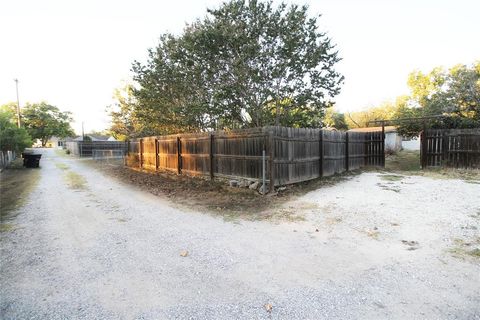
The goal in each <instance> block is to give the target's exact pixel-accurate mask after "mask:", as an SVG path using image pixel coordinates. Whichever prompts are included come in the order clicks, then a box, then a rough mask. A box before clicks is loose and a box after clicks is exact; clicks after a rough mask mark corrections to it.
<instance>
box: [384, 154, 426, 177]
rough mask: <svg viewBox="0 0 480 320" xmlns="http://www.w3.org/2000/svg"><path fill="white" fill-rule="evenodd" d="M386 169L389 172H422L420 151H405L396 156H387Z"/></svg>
mask: <svg viewBox="0 0 480 320" xmlns="http://www.w3.org/2000/svg"><path fill="white" fill-rule="evenodd" d="M385 169H386V170H387V171H393V172H398V171H400V172H401V171H409V172H419V171H421V169H422V168H421V165H420V151H410V150H403V151H400V152H397V153H396V154H394V155H390V156H387V157H386V159H385Z"/></svg>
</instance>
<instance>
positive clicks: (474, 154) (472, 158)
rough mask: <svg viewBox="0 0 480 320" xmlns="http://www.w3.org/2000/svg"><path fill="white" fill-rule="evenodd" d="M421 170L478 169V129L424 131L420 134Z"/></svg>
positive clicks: (479, 161)
mask: <svg viewBox="0 0 480 320" xmlns="http://www.w3.org/2000/svg"><path fill="white" fill-rule="evenodd" d="M421 162H422V168H428V167H453V168H477V169H478V168H480V128H477V129H450V130H440V129H438V130H433V129H429V130H426V131H425V132H423V133H422V134H421Z"/></svg>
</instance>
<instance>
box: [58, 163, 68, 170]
mask: <svg viewBox="0 0 480 320" xmlns="http://www.w3.org/2000/svg"><path fill="white" fill-rule="evenodd" d="M55 166H56V167H57V168H58V169H61V170H68V169H69V168H70V167H69V166H67V165H66V164H65V163H61V162H55Z"/></svg>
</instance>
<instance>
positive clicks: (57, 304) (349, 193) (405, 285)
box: [0, 150, 480, 319]
mask: <svg viewBox="0 0 480 320" xmlns="http://www.w3.org/2000/svg"><path fill="white" fill-rule="evenodd" d="M43 152H44V155H43V158H42V160H41V169H40V170H41V174H40V178H39V181H38V183H37V185H36V187H35V188H34V190H33V191H32V192H31V193H30V195H29V197H28V199H27V201H26V202H25V203H24V204H23V205H22V207H20V208H18V209H16V210H17V211H16V212H15V217H14V218H12V220H10V221H9V223H10V224H11V225H12V226H13V227H12V228H11V230H7V231H3V232H1V233H0V237H1V238H0V254H1V262H0V263H1V264H0V268H1V270H0V271H1V279H0V315H1V316H0V318H2V319H480V258H479V257H477V256H475V252H476V251H475V249H476V248H479V245H480V235H479V228H480V184H478V183H471V182H468V181H462V180H446V179H444V180H441V179H431V178H425V177H413V176H412V177H410V176H401V177H393V178H392V177H390V176H386V175H385V174H381V173H363V174H361V175H359V176H355V177H353V178H351V179H350V180H349V181H345V182H340V183H338V184H337V185H334V186H330V187H325V188H322V189H319V190H316V191H314V192H310V193H308V194H306V195H305V196H302V197H300V198H298V199H296V200H294V201H291V202H289V203H286V204H285V205H284V206H283V207H282V208H280V209H279V210H285V211H287V212H288V211H290V212H292V213H294V214H296V215H298V216H300V217H303V219H304V220H301V221H284V222H278V221H277V222H271V221H254V222H251V221H243V220H236V221H235V220H234V221H224V220H223V219H222V218H219V217H215V216H213V215H210V214H207V213H205V212H198V211H196V210H195V208H192V209H191V210H183V209H179V208H178V206H175V205H172V204H171V203H169V202H168V201H167V200H164V199H162V198H160V197H156V196H153V195H150V194H147V193H144V192H142V191H140V190H139V189H136V188H134V187H132V186H129V185H126V184H123V183H121V182H119V181H117V180H115V179H113V178H111V177H108V176H105V175H103V174H102V173H101V172H100V171H98V170H95V169H92V166H91V165H88V164H86V163H85V161H83V160H77V159H74V158H72V157H62V156H59V155H57V154H56V153H55V152H54V151H53V150H43ZM270 306H271V308H270Z"/></svg>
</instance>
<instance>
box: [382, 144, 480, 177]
mask: <svg viewBox="0 0 480 320" xmlns="http://www.w3.org/2000/svg"><path fill="white" fill-rule="evenodd" d="M385 170H386V171H389V172H393V173H399V174H404V175H421V176H425V177H430V178H434V179H460V180H464V181H465V182H467V183H471V184H480V170H478V169H455V168H428V169H426V170H422V169H421V165H420V152H419V151H410V150H403V151H400V152H398V153H396V154H394V155H390V156H387V157H386V159H385ZM385 177H386V178H382V179H384V180H388V179H390V178H388V177H387V175H385ZM391 178H393V177H391ZM393 179H395V178H393ZM390 181H393V180H390Z"/></svg>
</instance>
